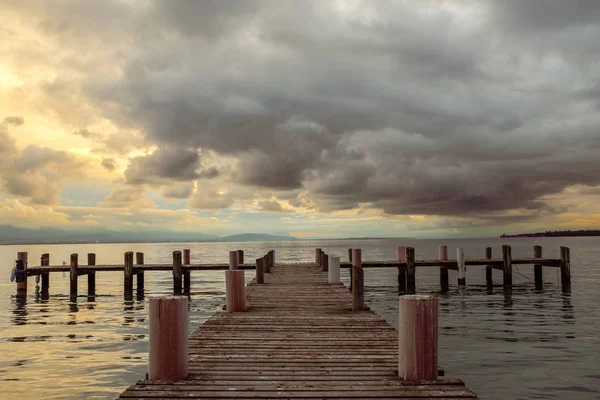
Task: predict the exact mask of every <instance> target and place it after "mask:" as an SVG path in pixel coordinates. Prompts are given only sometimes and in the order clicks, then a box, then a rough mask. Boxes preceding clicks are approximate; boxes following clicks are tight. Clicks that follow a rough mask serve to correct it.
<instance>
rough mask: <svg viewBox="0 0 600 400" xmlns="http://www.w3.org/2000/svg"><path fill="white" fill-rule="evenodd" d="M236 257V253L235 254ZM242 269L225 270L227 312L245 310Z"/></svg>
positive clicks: (244, 286) (244, 287) (244, 284)
mask: <svg viewBox="0 0 600 400" xmlns="http://www.w3.org/2000/svg"><path fill="white" fill-rule="evenodd" d="M236 258H237V254H236ZM244 272H245V271H242V270H238V269H235V270H229V271H225V293H226V296H227V312H228V313H231V312H244V311H246V283H245V280H244Z"/></svg>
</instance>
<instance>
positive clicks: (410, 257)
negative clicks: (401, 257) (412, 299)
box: [406, 247, 417, 294]
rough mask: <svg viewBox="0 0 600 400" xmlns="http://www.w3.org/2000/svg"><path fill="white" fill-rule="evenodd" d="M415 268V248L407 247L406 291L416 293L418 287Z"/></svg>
mask: <svg viewBox="0 0 600 400" xmlns="http://www.w3.org/2000/svg"><path fill="white" fill-rule="evenodd" d="M416 272H417V271H416V268H415V248H414V247H407V248H406V292H407V293H409V294H414V293H415V291H416V289H417V283H416V281H417V280H416Z"/></svg>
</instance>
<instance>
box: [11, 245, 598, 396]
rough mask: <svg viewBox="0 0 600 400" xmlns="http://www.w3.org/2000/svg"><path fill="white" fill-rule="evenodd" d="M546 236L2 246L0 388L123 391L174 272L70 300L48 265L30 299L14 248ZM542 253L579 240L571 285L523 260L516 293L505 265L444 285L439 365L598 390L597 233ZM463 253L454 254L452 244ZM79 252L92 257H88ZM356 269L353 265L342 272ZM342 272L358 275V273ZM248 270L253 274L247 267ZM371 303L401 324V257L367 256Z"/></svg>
mask: <svg viewBox="0 0 600 400" xmlns="http://www.w3.org/2000/svg"><path fill="white" fill-rule="evenodd" d="M534 240H535V239H527V238H522V239H469V240H444V241H440V240H379V239H378V240H360V241H349V240H345V241H324V242H304V241H302V242H285V243H186V244H174V243H168V244H90V245H23V246H0V260H4V261H3V262H0V398H6V399H13V398H21V399H113V398H115V397H117V396H118V394H119V393H120V392H121V391H122V390H124V389H125V388H126V387H127V386H129V385H130V384H132V383H134V382H135V381H136V380H138V379H141V378H143V377H144V374H145V373H146V371H147V361H148V349H147V343H148V335H147V313H148V297H149V296H154V295H160V294H167V293H170V289H171V285H172V281H171V273H170V272H147V273H146V274H145V277H146V292H145V296H144V298H140V299H134V300H133V301H129V302H127V301H124V299H123V288H122V285H123V284H122V282H123V275H122V273H98V274H97V276H96V280H97V283H96V290H97V296H96V297H95V299H88V298H87V295H86V291H87V280H86V278H85V277H82V278H80V283H79V288H80V296H79V297H78V299H77V302H70V300H69V279H68V274H63V273H52V274H51V275H50V298H49V299H48V300H41V299H40V297H39V295H38V293H37V291H36V288H35V287H36V284H35V280H34V279H33V278H30V279H29V291H28V296H27V298H26V299H25V300H20V299H17V298H16V297H15V291H16V290H15V284H14V283H10V282H9V280H8V276H9V271H10V269H11V268H12V266H13V260H14V259H15V256H16V252H17V251H27V252H29V260H30V265H39V259H40V256H41V254H42V253H50V260H51V264H53V265H55V264H61V263H62V262H63V261H67V262H68V260H69V255H70V254H71V253H79V254H80V260H85V254H86V253H88V252H93V253H96V254H97V263H98V264H112V263H121V262H122V261H123V253H124V252H125V251H141V252H144V253H145V260H146V262H147V263H167V262H170V261H171V260H172V255H171V252H172V251H173V250H181V249H183V248H190V249H191V251H192V262H226V260H227V251H228V250H232V249H237V248H241V249H244V250H245V253H246V260H254V259H255V258H257V257H259V256H261V255H262V254H263V253H265V252H266V251H267V250H269V249H272V248H274V249H276V250H277V254H278V260H279V261H282V262H286V261H289V262H297V261H312V260H313V257H314V250H313V249H314V248H315V247H323V248H324V250H325V251H326V252H328V253H329V254H332V255H336V254H337V255H340V256H342V257H343V259H346V257H347V249H348V248H350V247H354V248H362V249H363V259H364V260H369V259H375V260H383V259H388V260H392V259H394V258H395V251H396V250H395V248H396V246H398V245H409V246H414V247H415V248H416V255H417V258H418V259H424V258H437V247H438V245H441V244H446V245H448V247H449V253H450V255H453V254H454V251H453V248H455V247H458V246H462V247H464V248H465V254H466V257H468V258H475V257H478V258H483V257H484V255H485V247H486V246H493V251H494V254H495V255H498V254H500V248H501V245H502V244H510V245H512V246H513V257H520V256H531V255H532V253H533V245H534ZM538 241H539V243H535V244H541V245H542V246H543V247H544V256H545V257H552V258H558V254H559V253H558V251H559V246H560V245H565V246H569V247H571V258H572V266H571V269H572V275H573V283H572V292H571V293H563V292H562V291H561V289H560V285H559V284H558V282H559V278H558V275H557V271H556V270H555V269H552V268H544V282H545V284H544V288H543V291H542V292H537V291H535V290H534V287H533V284H532V283H531V280H532V279H533V268H532V267H531V266H514V267H513V268H515V270H514V283H515V287H514V290H513V294H512V298H511V299H510V300H509V299H506V298H505V297H504V295H503V291H502V286H501V284H502V275H501V272H499V271H494V282H495V284H497V285H498V286H495V287H494V289H493V290H491V291H490V290H487V289H486V287H485V268H483V267H469V269H468V271H467V288H466V289H460V290H459V289H458V288H457V287H456V279H457V277H456V273H455V272H454V271H450V285H451V290H450V292H449V293H448V294H445V295H441V296H440V365H441V366H443V367H444V369H445V370H446V376H447V377H457V378H461V379H463V380H464V381H465V382H466V384H467V385H468V386H469V387H470V388H471V389H473V390H475V391H476V392H477V393H478V394H479V396H480V398H481V399H508V398H510V399H600V366H599V364H600V311H599V309H598V304H599V303H600V290H599V288H600V268H599V264H600V263H599V262H598V259H599V258H600V238H542V239H538ZM451 258H452V256H451ZM80 263H83V262H82V261H80ZM344 273H345V271H344ZM344 273H343V276H342V279H343V280H345V281H346V282H347V275H344ZM247 278H248V280H250V279H251V278H252V273H248V275H247ZM365 281H366V282H365V286H366V287H365V292H366V299H367V302H368V303H369V305H370V306H371V307H372V308H373V309H374V310H375V311H376V312H378V313H379V314H381V315H383V316H384V317H385V318H386V319H387V320H388V322H389V323H390V324H392V325H395V324H396V323H397V315H396V314H397V295H396V286H395V285H396V272H395V269H393V268H392V269H367V270H366V271H365ZM438 282H439V272H438V269H437V268H419V269H417V292H418V293H430V294H436V295H439V286H438ZM224 290H225V288H224V281H223V272H222V271H210V272H209V271H207V272H193V273H192V293H191V314H190V315H191V323H190V329H196V328H197V327H198V326H200V325H201V324H202V323H203V321H205V320H206V319H207V318H209V317H210V316H211V315H212V314H213V313H214V312H215V311H217V310H220V309H221V307H222V305H223V303H224Z"/></svg>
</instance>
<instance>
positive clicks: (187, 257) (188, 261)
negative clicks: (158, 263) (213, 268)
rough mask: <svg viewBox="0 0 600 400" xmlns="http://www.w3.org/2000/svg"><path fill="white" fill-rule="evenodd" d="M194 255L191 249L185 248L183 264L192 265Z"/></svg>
mask: <svg viewBox="0 0 600 400" xmlns="http://www.w3.org/2000/svg"><path fill="white" fill-rule="evenodd" d="M191 260H192V257H191V253H190V249H183V265H190V264H191V263H192V261H191Z"/></svg>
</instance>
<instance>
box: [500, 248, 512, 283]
mask: <svg viewBox="0 0 600 400" xmlns="http://www.w3.org/2000/svg"><path fill="white" fill-rule="evenodd" d="M502 261H503V264H504V268H503V269H502V270H503V272H504V287H505V288H512V255H511V249H510V246H509V245H507V244H505V245H503V246H502Z"/></svg>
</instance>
